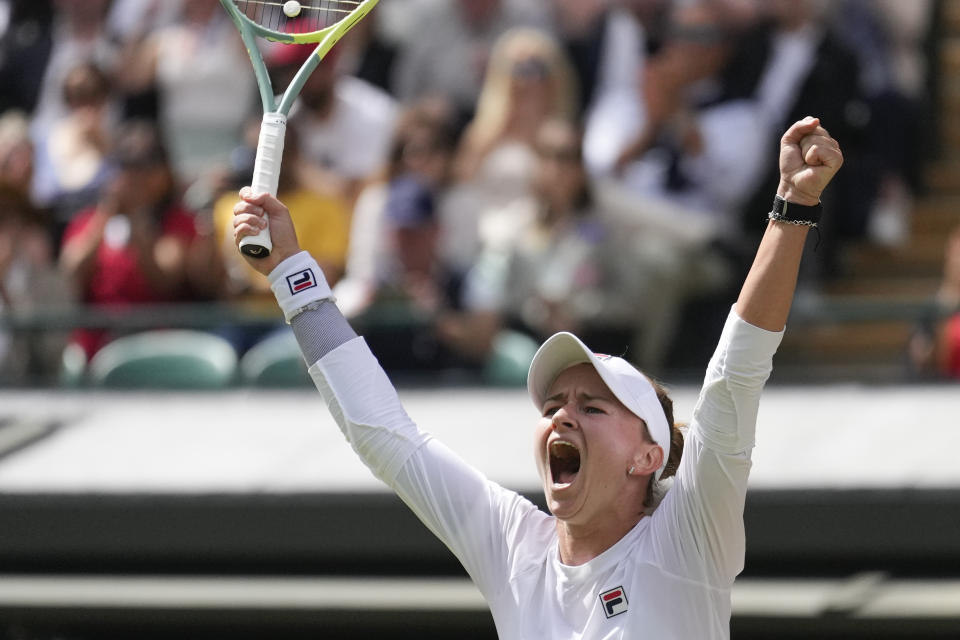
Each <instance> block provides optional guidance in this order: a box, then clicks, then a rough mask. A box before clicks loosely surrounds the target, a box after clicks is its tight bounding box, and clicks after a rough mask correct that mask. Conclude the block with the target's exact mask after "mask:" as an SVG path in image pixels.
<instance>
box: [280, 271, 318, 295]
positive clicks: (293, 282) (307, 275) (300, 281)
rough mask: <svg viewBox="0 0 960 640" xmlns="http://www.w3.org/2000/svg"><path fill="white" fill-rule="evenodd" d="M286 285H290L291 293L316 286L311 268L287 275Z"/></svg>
mask: <svg viewBox="0 0 960 640" xmlns="http://www.w3.org/2000/svg"><path fill="white" fill-rule="evenodd" d="M287 286H289V287H290V293H291V294H297V293H300V292H301V291H306V290H307V289H310V288H312V287H315V286H317V279H316V278H315V277H314V276H313V270H312V269H304V270H303V271H297V272H296V273H294V274H293V275H289V276H287Z"/></svg>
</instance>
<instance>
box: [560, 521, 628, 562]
mask: <svg viewBox="0 0 960 640" xmlns="http://www.w3.org/2000/svg"><path fill="white" fill-rule="evenodd" d="M643 515H644V514H643V513H642V512H641V513H630V514H615V515H613V517H609V518H602V519H601V518H591V519H590V521H588V522H586V523H582V524H581V523H573V522H569V521H565V520H560V519H559V518H558V519H557V520H556V524H557V546H558V548H559V550H560V561H561V562H563V564H565V565H569V566H579V565H582V564H586V563H587V562H590V561H591V560H593V559H594V558H596V557H597V556H599V555H600V554H602V553H603V552H604V551H606V550H607V549H609V548H610V547H612V546H613V545H615V544H616V543H617V542H619V541H620V540H622V539H623V537H624V536H625V535H627V534H628V533H630V531H631V530H632V529H633V528H634V527H635V526H637V523H638V522H640V520H641V519H642V518H643Z"/></svg>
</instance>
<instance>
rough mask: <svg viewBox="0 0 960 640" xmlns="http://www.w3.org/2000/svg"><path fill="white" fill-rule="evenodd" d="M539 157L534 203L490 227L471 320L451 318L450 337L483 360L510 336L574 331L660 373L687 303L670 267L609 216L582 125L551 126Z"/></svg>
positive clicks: (511, 209) (469, 289) (446, 322)
mask: <svg viewBox="0 0 960 640" xmlns="http://www.w3.org/2000/svg"><path fill="white" fill-rule="evenodd" d="M536 151H537V163H536V169H535V178H534V190H533V195H532V196H531V197H529V198H527V199H523V200H520V201H517V202H515V203H513V204H512V205H510V206H508V207H507V208H506V209H504V210H503V211H501V212H500V213H499V215H497V216H490V217H488V218H487V219H486V220H485V225H484V229H483V231H484V238H485V251H484V254H483V256H482V257H481V259H480V261H479V262H478V264H477V266H476V267H475V269H474V270H473V271H471V273H470V275H469V276H468V281H467V285H466V291H465V294H464V295H465V302H466V306H467V307H468V309H469V310H470V311H469V312H468V313H466V314H463V315H460V316H457V315H453V314H451V315H449V316H448V317H446V318H444V319H443V322H442V323H441V325H440V326H441V335H443V336H444V337H445V338H446V339H447V340H448V341H449V342H450V344H452V345H455V346H456V348H458V349H460V350H461V351H463V352H464V353H466V354H469V355H471V356H473V357H475V358H483V357H484V356H485V355H486V354H487V353H489V350H490V347H491V343H492V340H493V338H494V336H495V335H496V333H497V332H498V330H499V329H500V328H502V327H504V326H508V327H513V328H519V329H521V330H522V331H524V332H525V333H528V334H530V335H532V336H533V337H534V338H536V339H539V338H541V337H543V336H547V335H549V334H551V333H554V332H556V331H573V330H575V331H578V332H580V334H581V335H589V336H591V337H592V339H593V341H594V344H596V348H598V349H601V350H603V349H607V350H609V351H611V352H612V351H622V350H623V347H624V346H626V345H630V346H631V348H632V351H631V353H632V357H633V358H634V359H636V360H637V361H639V362H644V365H645V366H646V367H650V368H651V369H655V368H656V367H658V366H659V365H660V358H661V357H662V356H663V352H664V351H665V347H666V346H668V344H669V339H670V327H671V326H672V324H673V322H672V321H673V319H674V318H673V317H672V315H673V314H675V313H676V311H677V306H676V305H677V302H678V300H677V298H676V297H675V293H676V292H678V291H679V289H678V288H676V287H672V286H671V285H672V282H670V280H669V278H668V276H669V272H668V270H667V269H666V268H665V266H666V265H664V264H658V258H657V257H656V254H652V253H648V252H641V251H638V250H637V244H636V243H635V239H634V238H632V237H630V235H629V234H627V233H624V230H623V229H622V228H620V227H617V226H615V225H614V224H613V223H612V222H611V221H610V220H609V219H607V218H605V217H603V216H602V215H601V212H600V210H599V209H598V208H597V203H595V202H594V201H593V199H592V197H591V189H590V186H589V184H588V182H587V177H586V173H585V170H584V167H583V159H582V149H581V138H580V134H579V132H578V131H577V130H576V129H575V127H574V126H573V125H571V124H570V123H569V122H567V121H565V120H556V119H554V120H549V121H548V122H546V123H544V124H542V125H541V126H540V127H539V128H538V130H537V140H536ZM650 300H656V304H649V303H648V304H643V302H644V301H650ZM657 344H661V345H663V348H659V347H657V346H656V345H657Z"/></svg>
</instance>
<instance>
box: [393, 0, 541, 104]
mask: <svg viewBox="0 0 960 640" xmlns="http://www.w3.org/2000/svg"><path fill="white" fill-rule="evenodd" d="M547 15H548V14H547V11H546V9H545V7H544V6H543V5H542V4H541V3H539V2H533V1H530V0H440V1H437V0H434V1H432V2H421V3H420V6H419V7H418V9H417V10H415V14H414V15H413V16H412V17H411V22H412V23H413V24H416V25H418V26H417V29H416V30H415V31H413V32H412V35H413V37H412V39H411V40H410V41H409V42H407V43H406V44H405V46H404V47H403V49H402V50H401V52H400V56H399V59H398V61H397V65H396V75H395V79H394V87H395V90H394V92H395V94H396V95H397V96H398V97H399V99H400V100H401V101H403V102H411V101H413V100H415V99H416V98H421V97H426V96H430V95H441V96H443V97H445V98H447V99H449V100H451V101H452V102H453V104H454V106H455V107H456V109H457V110H458V113H459V114H460V119H461V121H463V122H465V121H467V120H469V119H470V117H471V116H472V114H473V111H474V109H475V108H476V106H477V102H478V99H479V96H480V88H481V84H482V83H483V81H484V75H485V74H486V73H487V64H488V60H489V59H490V57H491V55H492V54H491V51H492V49H493V46H494V43H495V42H496V41H497V39H499V38H500V37H501V36H502V35H503V34H504V33H505V32H506V31H507V30H509V29H511V28H514V27H521V26H527V27H540V28H546V27H547V26H548V19H547Z"/></svg>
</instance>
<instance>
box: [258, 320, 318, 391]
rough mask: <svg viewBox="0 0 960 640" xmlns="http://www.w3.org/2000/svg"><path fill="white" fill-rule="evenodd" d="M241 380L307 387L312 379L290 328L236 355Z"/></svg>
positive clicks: (266, 385) (281, 386) (280, 386)
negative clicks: (238, 358) (241, 355)
mask: <svg viewBox="0 0 960 640" xmlns="http://www.w3.org/2000/svg"><path fill="white" fill-rule="evenodd" d="M240 375H241V377H242V378H243V382H244V384H249V385H253V386H255V387H261V388H262V387H266V388H274V389H277V388H289V387H311V386H313V381H312V380H311V379H310V374H308V373H307V365H306V363H305V362H304V361H303V356H302V355H301V354H300V346H299V345H298V344H297V339H296V337H295V336H294V335H293V332H292V331H284V332H282V333H276V334H274V335H271V336H269V337H267V338H265V339H263V340H261V341H260V342H258V343H257V344H255V345H254V346H253V347H251V348H250V350H249V351H247V352H246V353H245V354H244V355H243V357H242V358H241V359H240Z"/></svg>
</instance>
